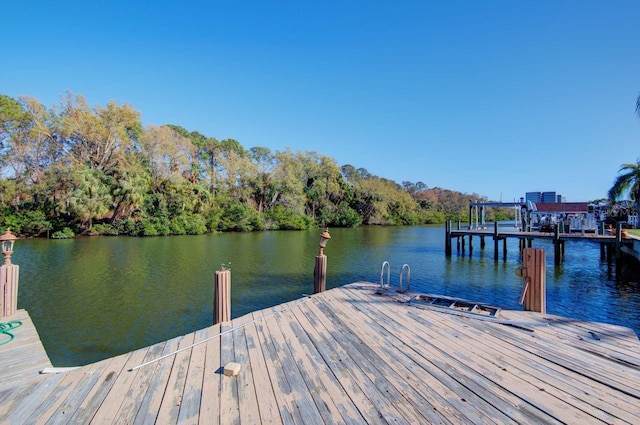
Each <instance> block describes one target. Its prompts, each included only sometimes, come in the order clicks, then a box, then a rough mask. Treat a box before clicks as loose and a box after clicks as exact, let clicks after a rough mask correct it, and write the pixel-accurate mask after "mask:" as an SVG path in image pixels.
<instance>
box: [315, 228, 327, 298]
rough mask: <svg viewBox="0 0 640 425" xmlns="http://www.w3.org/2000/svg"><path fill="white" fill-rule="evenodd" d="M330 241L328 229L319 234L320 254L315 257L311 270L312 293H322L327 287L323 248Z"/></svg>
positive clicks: (325, 257) (325, 261)
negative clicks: (314, 263) (313, 266)
mask: <svg viewBox="0 0 640 425" xmlns="http://www.w3.org/2000/svg"><path fill="white" fill-rule="evenodd" d="M329 239H331V235H330V234H329V229H328V228H326V229H325V230H324V232H322V233H321V234H320V252H319V253H318V255H316V266H315V269H314V270H313V293H314V294H317V293H318V292H323V291H324V290H325V289H326V286H327V256H326V255H324V248H325V247H326V246H327V242H328V241H329Z"/></svg>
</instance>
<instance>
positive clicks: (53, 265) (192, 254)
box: [13, 226, 640, 366]
mask: <svg viewBox="0 0 640 425" xmlns="http://www.w3.org/2000/svg"><path fill="white" fill-rule="evenodd" d="M330 232H331V236H332V238H331V240H330V241H329V244H328V246H327V248H326V250H325V254H326V255H327V257H328V269H327V276H328V277H327V287H328V288H332V287H337V286H341V285H344V284H347V283H352V282H356V281H361V280H366V281H372V282H379V280H380V267H381V265H382V263H383V261H388V262H389V263H390V264H391V284H392V285H397V284H398V281H399V275H400V270H401V267H402V265H403V264H408V265H409V266H410V273H411V288H412V289H413V290H419V291H423V292H430V293H437V294H443V295H450V296H456V297H463V298H468V299H472V300H475V301H481V302H486V303H489V304H494V305H498V306H501V307H503V308H513V309H522V307H521V306H520V305H518V300H519V297H520V294H521V291H522V280H521V278H519V277H517V276H516V274H515V270H516V268H518V267H519V266H520V255H519V252H518V242H517V240H512V241H509V242H508V254H507V258H506V260H503V258H502V243H501V244H500V251H501V252H500V260H499V261H498V262H495V261H494V256H493V243H492V241H491V240H490V238H488V239H487V246H486V248H485V249H484V250H481V249H480V243H479V240H477V238H476V241H474V250H473V252H471V253H470V252H469V250H468V247H467V250H466V251H465V252H456V249H455V246H454V253H453V256H452V257H451V258H446V257H445V256H444V228H443V227H441V226H420V227H360V228H355V229H330ZM319 234H320V231H318V230H314V231H301V232H261V233H225V234H216V235H203V236H174V237H159V238H129V237H113V238H109V237H101V238H80V239H74V240H60V241H51V240H19V241H18V242H17V243H16V245H15V253H14V255H13V262H14V264H18V265H20V288H19V300H18V306H19V308H24V309H26V310H28V311H29V314H30V315H31V318H32V319H33V321H34V323H35V325H36V327H37V329H38V332H39V333H40V337H41V339H42V341H43V343H44V346H45V349H46V350H47V353H48V354H49V357H50V358H51V361H52V363H53V364H54V365H55V366H71V365H82V364H87V363H91V362H94V361H97V360H101V359H104V358H106V357H110V356H113V355H117V354H121V353H123V352H127V351H130V350H133V349H136V348H140V347H144V346H147V345H150V344H153V343H156V342H158V341H162V340H166V339H169V338H172V337H175V336H178V335H182V334H185V333H188V332H192V331H194V330H197V329H200V328H203V327H206V326H209V325H211V324H212V316H213V305H212V303H213V283H214V276H215V271H216V270H220V268H221V266H222V265H223V264H224V265H225V266H226V267H227V268H230V269H231V274H232V307H231V308H232V315H233V317H238V316H241V315H244V314H246V313H249V312H251V311H253V310H257V309H262V308H266V307H270V306H273V305H276V304H280V303H283V302H286V301H290V300H293V299H297V298H300V297H301V295H302V294H303V293H311V292H312V291H313V268H314V258H315V256H316V255H317V253H318V241H319ZM534 247H544V248H545V249H546V250H547V312H548V313H550V314H558V315H563V316H569V317H573V318H576V319H584V320H594V321H601V322H607V323H613V324H619V325H623V326H627V327H630V328H632V329H634V330H635V331H636V333H638V332H639V331H640V284H639V283H638V280H639V278H638V277H637V272H631V273H629V272H625V273H624V274H623V273H622V272H619V273H618V274H619V276H616V267H615V265H614V266H608V265H607V263H606V262H603V261H601V260H600V251H599V245H598V244H595V243H589V242H567V243H566V251H565V261H564V263H563V265H562V266H560V267H557V268H554V266H553V246H552V245H551V243H545V242H542V241H535V242H534ZM625 270H627V269H625ZM385 276H386V272H385ZM406 279H407V276H406V272H405V278H404V279H403V281H404V283H405V284H406Z"/></svg>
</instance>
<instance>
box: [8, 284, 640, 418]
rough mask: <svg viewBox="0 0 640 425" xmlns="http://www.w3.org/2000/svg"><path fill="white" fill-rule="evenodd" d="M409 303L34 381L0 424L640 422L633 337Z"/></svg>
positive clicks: (268, 319)
mask: <svg viewBox="0 0 640 425" xmlns="http://www.w3.org/2000/svg"><path fill="white" fill-rule="evenodd" d="M416 295H417V294H412V293H408V294H398V293H396V292H395V291H391V290H385V291H379V285H375V284H371V283H366V282H359V283H354V284H351V285H347V286H344V287H341V288H336V289H332V290H329V291H326V292H323V293H319V294H317V295H313V296H312V297H308V298H302V299H300V300H296V301H292V302H290V303H287V304H283V305H280V306H277V307H274V308H270V309H265V310H261V311H257V312H255V313H252V314H249V315H246V316H243V317H240V318H238V319H235V320H233V321H231V322H223V323H222V324H219V325H216V326H212V327H209V328H206V329H203V330H200V331H197V332H195V333H192V334H188V335H184V336H181V337H178V338H175V339H172V340H169V341H166V342H162V343H159V344H156V345H153V346H151V347H148V348H144V349H140V350H137V351H133V352H131V353H127V354H123V355H121V356H117V357H114V358H110V359H106V360H103V361H100V362H97V363H94V364H90V365H87V366H84V367H82V368H80V369H77V370H73V371H69V372H67V373H61V374H57V375H53V376H40V377H37V378H36V379H35V380H33V381H32V382H31V383H29V384H26V385H21V386H18V387H10V388H7V389H4V390H3V391H0V400H2V402H1V403H0V423H11V424H31V423H45V422H46V423H123V424H124V423H126V424H137V423H157V424H176V423H181V424H182V423H190V424H195V423H201V424H202V423H221V424H229V423H246V424H255V423H280V424H294V423H295V424H298V423H308V424H316V423H318V424H321V423H372V424H384V423H399V424H424V423H447V424H449V423H459V424H472V423H477V424H486V423H500V424H503V423H572V424H575V423H580V424H594V423H629V424H634V423H635V424H637V423H640V342H639V341H638V338H637V336H636V334H635V333H634V331H632V330H630V329H628V328H624V327H619V326H613V325H607V324H602V323H593V322H584V321H580V320H573V319H568V318H563V317H558V316H551V315H541V314H537V313H531V312H523V311H505V310H500V311H499V314H496V313H497V312H496V311H494V312H493V313H492V314H490V315H488V316H487V315H482V314H474V313H471V312H469V311H465V310H464V308H456V306H455V305H451V306H446V305H441V304H442V303H440V305H437V306H435V305H434V306H430V305H429V302H428V300H429V298H428V297H424V296H422V297H417V298H413V299H414V300H416V301H421V302H410V303H408V302H407V301H409V300H411V299H412V297H414V296H416ZM159 325H160V324H159ZM0 354H1V351H0Z"/></svg>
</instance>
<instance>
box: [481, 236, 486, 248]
mask: <svg viewBox="0 0 640 425" xmlns="http://www.w3.org/2000/svg"><path fill="white" fill-rule="evenodd" d="M484 247H485V242H484V236H480V249H484Z"/></svg>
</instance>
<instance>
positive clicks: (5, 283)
mask: <svg viewBox="0 0 640 425" xmlns="http://www.w3.org/2000/svg"><path fill="white" fill-rule="evenodd" d="M19 273H20V267H19V266H17V265H15V264H11V263H9V264H5V265H3V266H0V318H3V317H8V316H11V315H13V314H15V313H16V311H18V277H19Z"/></svg>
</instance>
